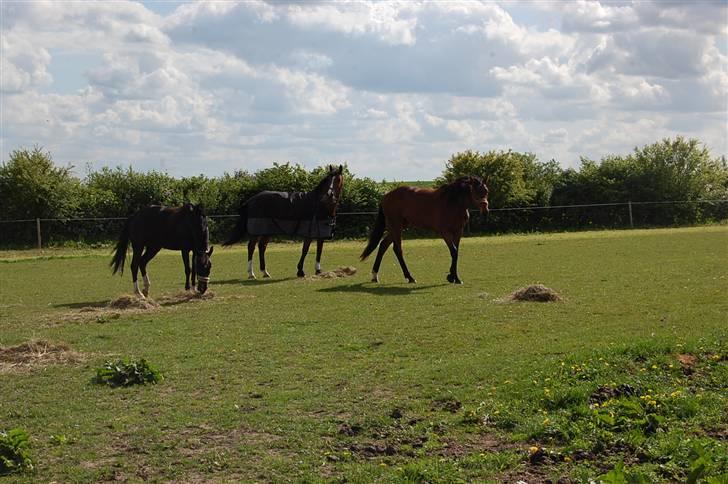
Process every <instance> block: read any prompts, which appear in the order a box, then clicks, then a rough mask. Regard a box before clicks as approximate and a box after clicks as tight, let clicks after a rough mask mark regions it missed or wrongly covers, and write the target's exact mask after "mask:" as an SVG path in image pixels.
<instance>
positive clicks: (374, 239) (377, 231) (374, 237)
mask: <svg viewBox="0 0 728 484" xmlns="http://www.w3.org/2000/svg"><path fill="white" fill-rule="evenodd" d="M384 225H385V224H384V210H382V206H381V205H380V206H379V213H377V221H376V222H374V228H372V233H371V234H369V243H368V244H367V246H366V248H365V249H364V252H362V253H361V255H360V256H359V259H360V260H364V259H366V258H367V257H369V254H371V253H372V252H374V249H376V248H377V244H379V241H380V240H382V236H383V235H384Z"/></svg>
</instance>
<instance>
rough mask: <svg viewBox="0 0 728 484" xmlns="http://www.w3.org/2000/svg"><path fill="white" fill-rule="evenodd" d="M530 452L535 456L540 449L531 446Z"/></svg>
mask: <svg viewBox="0 0 728 484" xmlns="http://www.w3.org/2000/svg"><path fill="white" fill-rule="evenodd" d="M528 451H529V452H530V453H532V454H535V453H536V452H538V447H536V446H531V447H529V448H528Z"/></svg>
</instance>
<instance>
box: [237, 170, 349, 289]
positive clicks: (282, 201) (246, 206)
mask: <svg viewBox="0 0 728 484" xmlns="http://www.w3.org/2000/svg"><path fill="white" fill-rule="evenodd" d="M343 187H344V167H343V166H341V165H339V167H338V168H334V167H333V166H329V171H328V173H327V174H326V177H325V178H324V179H323V180H321V182H319V184H318V185H317V186H316V188H314V189H313V190H311V191H310V192H270V191H263V192H260V193H258V194H256V195H254V196H252V197H250V198H249V199H248V200H247V201H246V202H245V203H243V204H242V205H241V206H240V218H239V219H238V223H237V225H236V226H235V228H234V229H233V231H232V233H231V234H230V236H229V237H228V239H227V240H226V241H225V242H224V243H223V245H232V244H234V243H235V242H238V241H239V240H241V239H242V238H243V237H245V235H246V234H247V235H248V236H249V239H248V278H249V279H255V273H254V272H253V254H254V253H255V245H256V244H257V245H258V256H259V258H260V271H261V272H262V273H263V277H270V274H269V273H268V271H267V270H266V268H265V249H266V248H267V247H268V242H270V238H271V236H273V235H286V236H289V237H290V236H299V237H303V249H302V250H301V258H300V260H299V261H298V272H297V275H298V277H303V276H305V275H306V274H305V273H304V272H303V262H304V260H305V259H306V255H307V254H308V249H309V247H310V246H311V240H313V239H316V274H320V273H321V252H322V251H323V246H324V240H326V239H330V238H331V237H333V229H334V221H335V219H336V207H337V205H338V203H339V199H340V197H341V191H342V189H343Z"/></svg>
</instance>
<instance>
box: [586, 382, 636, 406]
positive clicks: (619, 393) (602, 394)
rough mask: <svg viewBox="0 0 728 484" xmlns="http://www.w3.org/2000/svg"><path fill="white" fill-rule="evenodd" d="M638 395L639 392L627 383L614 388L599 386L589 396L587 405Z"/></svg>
mask: <svg viewBox="0 0 728 484" xmlns="http://www.w3.org/2000/svg"><path fill="white" fill-rule="evenodd" d="M639 394H640V391H639V390H638V389H637V388H635V387H633V386H632V385H629V384H627V383H623V384H621V385H618V386H616V387H611V386H600V387H599V388H597V389H596V390H595V391H594V392H593V393H592V394H591V395H589V403H592V404H594V403H599V404H601V403H604V402H606V401H607V400H611V399H612V398H619V397H624V396H627V397H631V396H634V395H639Z"/></svg>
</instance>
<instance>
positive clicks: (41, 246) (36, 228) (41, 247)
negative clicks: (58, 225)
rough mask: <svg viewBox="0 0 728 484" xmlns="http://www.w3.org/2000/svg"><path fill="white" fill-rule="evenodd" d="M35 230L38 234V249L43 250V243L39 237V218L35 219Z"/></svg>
mask: <svg viewBox="0 0 728 484" xmlns="http://www.w3.org/2000/svg"><path fill="white" fill-rule="evenodd" d="M35 232H36V234H37V235H38V250H43V244H42V243H41V239H40V218H36V219H35Z"/></svg>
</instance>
